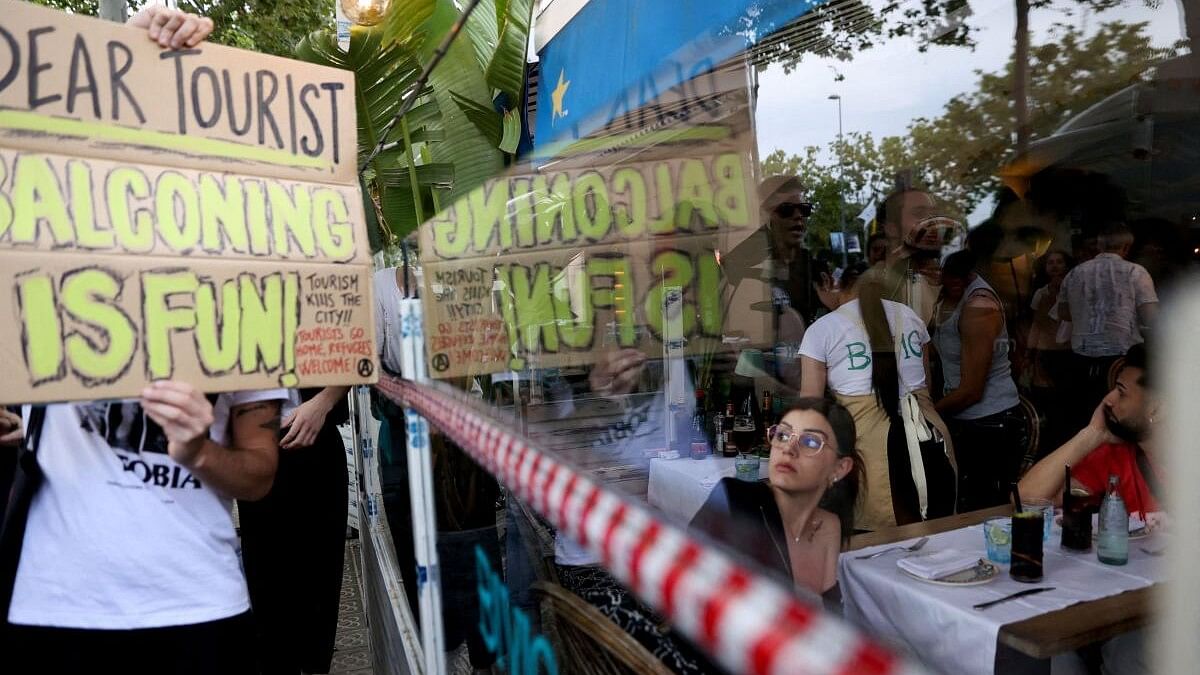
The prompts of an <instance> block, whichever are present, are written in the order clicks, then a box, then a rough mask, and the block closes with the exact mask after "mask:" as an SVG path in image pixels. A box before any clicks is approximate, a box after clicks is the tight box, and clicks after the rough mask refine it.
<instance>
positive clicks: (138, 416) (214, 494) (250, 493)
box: [2, 6, 287, 675]
mask: <svg viewBox="0 0 1200 675" xmlns="http://www.w3.org/2000/svg"><path fill="white" fill-rule="evenodd" d="M129 25H131V26H134V27H138V28H145V29H147V35H148V37H149V38H150V39H151V40H154V41H156V42H157V43H158V44H160V45H161V46H163V47H172V48H179V47H184V46H187V47H193V46H195V45H196V44H198V43H199V42H200V41H201V40H203V39H204V38H205V37H206V36H207V35H208V34H209V33H210V32H211V30H212V22H211V21H209V20H207V19H203V18H201V17H197V16H194V15H191V14H186V13H184V12H180V11H177V10H171V9H167V8H165V7H161V6H152V7H148V8H146V9H144V10H143V11H142V12H140V13H139V14H138V15H137V16H135V17H134V18H133V19H131V20H130V22H129ZM286 397H287V392H286V390H282V389H277V390H268V391H258V392H254V391H246V392H236V393H231V394H221V395H220V396H217V397H216V398H215V401H213V402H210V401H209V400H208V399H207V398H205V396H204V395H203V394H202V393H200V392H199V391H197V390H196V389H195V388H194V387H192V386H191V385H190V384H188V383H186V382H179V381H158V382H155V383H153V384H150V385H148V386H146V387H145V388H144V389H143V391H142V395H141V398H140V399H138V400H135V401H124V402H121V401H113V402H92V403H74V404H72V403H62V404H54V405H49V406H46V407H45V408H40V407H33V406H25V408H24V410H23V417H24V429H25V431H26V432H27V433H28V434H29V436H30V438H29V443H31V444H35V445H36V447H35V448H34V449H35V450H36V457H37V467H38V469H39V470H40V472H41V474H42V475H43V476H44V480H43V481H42V482H41V484H40V487H38V488H37V491H36V493H35V494H34V496H33V501H32V504H31V505H30V508H29V512H28V516H27V520H26V522H25V523H24V536H23V538H21V540H18V541H15V542H12V543H15V544H17V545H18V546H19V552H18V551H17V550H7V549H6V550H5V551H4V555H5V560H6V562H7V560H8V556H14V555H19V563H18V566H17V567H16V573H15V579H13V578H8V579H4V580H2V581H3V583H4V585H5V588H4V590H5V591H7V589H8V588H11V589H12V596H11V604H10V605H9V606H8V607H6V609H7V623H6V625H5V626H4V628H3V631H2V632H3V635H2V638H3V639H2V642H3V649H4V653H5V657H6V659H7V661H6V665H7V666H8V667H9V668H10V669H11V671H12V672H21V673H27V672H56V673H57V672H63V673H66V672H122V673H156V674H157V673H198V674H199V673H212V674H214V675H216V674H221V675H229V674H238V673H246V674H250V673H255V672H257V669H256V668H255V664H254V658H253V655H252V652H251V648H250V642H251V640H252V639H253V630H252V625H251V623H250V616H249V609H250V602H249V597H248V594H247V591H246V584H245V580H244V578H243V576H242V572H241V568H240V563H239V560H238V543H237V535H236V533H235V532H234V527H233V521H232V518H231V517H230V509H231V505H232V499H234V498H240V499H258V498H260V497H262V496H263V495H265V494H266V493H267V491H268V490H269V489H270V486H271V481H272V478H273V476H274V474H275V468H276V462H277V454H278V442H279V436H278V434H279V408H280V401H281V400H283V399H286ZM43 411H44V412H43ZM5 438H6V439H9V438H10V436H9V435H7V434H6V436H5ZM13 525H14V523H12V522H9V523H8V526H13ZM8 543H9V542H8V541H7V540H6V544H8ZM5 597H6V598H7V593H5Z"/></svg>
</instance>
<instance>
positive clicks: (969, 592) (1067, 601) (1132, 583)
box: [838, 525, 1166, 675]
mask: <svg viewBox="0 0 1200 675" xmlns="http://www.w3.org/2000/svg"><path fill="white" fill-rule="evenodd" d="M913 541H916V540H915V539H910V540H908V541H905V542H896V544H889V545H888V546H892V545H899V544H909V543H912V542H913ZM1165 543H1166V542H1165V536H1151V537H1148V538H1146V539H1141V540H1134V541H1130V542H1129V564H1127V565H1125V566H1122V567H1113V566H1110V565H1102V564H1101V563H1100V562H1099V561H1098V560H1097V559H1096V553H1095V549H1093V550H1092V551H1091V552H1089V553H1071V552H1066V551H1063V550H1062V549H1061V548H1060V547H1059V530H1058V528H1055V530H1054V533H1053V534H1052V535H1051V537H1050V539H1049V541H1047V542H1045V549H1044V551H1045V552H1044V558H1043V560H1044V565H1045V577H1044V578H1043V579H1042V581H1041V582H1039V583H1037V584H1023V583H1019V582H1016V581H1013V580H1012V579H1010V578H1009V576H1008V569H1007V566H1005V565H1001V566H1000V567H1001V572H1000V575H999V576H998V577H997V578H996V579H995V580H993V581H992V582H990V583H987V584H984V585H982V586H968V587H946V586H938V585H935V584H930V583H925V582H921V581H917V580H915V579H913V578H911V577H909V576H906V575H904V574H903V573H901V572H900V570H899V568H897V567H896V560H897V559H898V558H899V557H900V555H902V554H901V553H900V552H895V553H887V554H884V555H882V556H879V557H878V558H875V559H873V560H856V559H855V556H858V555H865V554H867V553H870V552H872V551H876V550H879V549H880V548H886V546H884V547H874V548H867V549H862V550H860V551H851V552H849V553H846V554H843V555H842V557H841V559H840V560H839V563H838V580H839V582H840V583H841V588H842V599H843V602H844V605H845V615H846V618H847V619H849V620H850V621H853V622H855V623H857V624H859V625H861V626H862V627H863V628H864V629H866V630H868V631H869V632H871V633H873V634H875V635H877V636H879V637H880V638H883V639H885V640H895V641H898V642H899V643H900V644H902V645H903V646H904V647H906V648H908V649H909V650H910V651H911V652H912V654H913V655H914V657H915V658H916V659H917V660H919V661H921V662H922V663H925V664H926V665H927V666H929V667H930V668H932V669H936V670H938V671H941V672H944V673H954V674H956V675H957V674H959V673H962V674H964V675H967V674H979V675H983V674H984V673H992V672H994V670H995V662H996V645H997V642H996V639H997V636H998V635H999V632H1000V627H1001V626H1003V625H1005V624H1009V623H1014V622H1017V621H1023V620H1025V619H1029V618H1032V617H1035V616H1038V615H1041V614H1045V613H1047V612H1051V611H1054V610H1058V609H1062V608H1064V607H1068V606H1070V605H1074V604H1077V603H1080V602H1085V601H1088V600H1096V599H1099V598H1103V597H1107V596H1110V595H1116V594H1118V593H1123V592H1125V591H1131V590H1135V589H1138V588H1144V587H1146V586H1149V585H1151V584H1154V583H1158V582H1161V581H1163V580H1164V576H1163V575H1164V574H1165V569H1164V567H1163V565H1162V564H1161V563H1162V559H1161V558H1156V557H1152V556H1149V555H1147V554H1145V553H1143V552H1142V551H1141V549H1142V548H1146V549H1149V550H1152V551H1153V550H1158V549H1160V548H1162V547H1163V546H1164V545H1165ZM946 548H954V549H958V550H962V551H966V550H971V551H978V553H979V556H980V557H981V558H986V550H985V548H984V540H983V526H982V525H973V526H971V527H967V528H963V529H961V530H955V531H953V532H944V533H942V534H939V535H934V536H933V537H931V539H930V541H929V543H928V544H926V545H925V547H924V548H923V549H921V552H922V553H925V552H932V551H937V550H941V549H946ZM1038 586H1053V587H1054V589H1055V590H1053V591H1047V592H1044V593H1038V594H1036V595H1031V596H1026V597H1024V598H1018V599H1016V600H1010V601H1008V602H1005V603H1002V604H1000V605H997V606H995V607H991V608H989V609H987V610H982V611H981V610H976V609H972V608H971V606H972V605H974V604H976V603H979V602H984V601H987V600H992V599H995V598H999V597H1003V596H1005V595H1008V594H1009V593H1014V592H1016V591H1020V590H1024V589H1027V588H1031V587H1038Z"/></svg>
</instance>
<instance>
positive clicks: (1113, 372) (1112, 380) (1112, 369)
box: [1108, 356, 1125, 391]
mask: <svg viewBox="0 0 1200 675" xmlns="http://www.w3.org/2000/svg"><path fill="white" fill-rule="evenodd" d="M1124 367H1125V357H1124V356H1122V357H1121V358H1119V359H1117V360H1115V361H1113V362H1112V365H1111V366H1109V367H1108V390H1109V391H1112V390H1113V388H1114V387H1116V386H1117V375H1120V374H1121V369H1122V368H1124Z"/></svg>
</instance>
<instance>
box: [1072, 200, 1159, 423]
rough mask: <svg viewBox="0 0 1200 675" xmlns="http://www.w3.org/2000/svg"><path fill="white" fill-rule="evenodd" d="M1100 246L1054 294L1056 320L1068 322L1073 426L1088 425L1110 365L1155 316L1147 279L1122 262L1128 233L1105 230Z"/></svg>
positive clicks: (1112, 227)
mask: <svg viewBox="0 0 1200 675" xmlns="http://www.w3.org/2000/svg"><path fill="white" fill-rule="evenodd" d="M1099 245H1100V248H1101V250H1102V252H1101V253H1100V254H1099V255H1097V256H1096V257H1095V258H1093V259H1092V260H1089V261H1087V262H1085V263H1082V264H1080V265H1079V266H1078V267H1076V268H1075V269H1073V270H1071V272H1070V273H1069V274H1068V275H1067V277H1066V279H1064V280H1063V283H1062V288H1061V290H1060V291H1059V294H1058V308H1057V316H1058V318H1059V319H1060V320H1062V321H1070V322H1071V351H1072V352H1073V353H1074V355H1075V356H1074V358H1073V363H1072V368H1071V380H1072V381H1073V382H1074V383H1075V389H1074V391H1073V392H1071V395H1070V400H1071V402H1072V403H1073V404H1074V405H1073V412H1072V421H1073V423H1074V425H1075V426H1080V425H1083V424H1085V423H1086V421H1087V419H1088V417H1089V416H1090V415H1091V413H1092V411H1093V410H1095V408H1096V404H1097V403H1099V402H1100V400H1101V399H1103V398H1104V396H1105V394H1106V393H1107V392H1108V390H1109V384H1110V383H1109V371H1110V369H1111V368H1112V365H1113V362H1114V361H1116V360H1117V359H1118V358H1120V356H1121V355H1122V354H1124V353H1125V352H1126V351H1128V350H1129V348H1130V347H1132V346H1133V345H1135V344H1137V343H1139V342H1141V341H1142V340H1143V330H1144V329H1145V327H1147V326H1149V325H1150V324H1151V323H1152V322H1153V321H1154V317H1155V315H1156V314H1157V312H1158V295H1157V293H1156V292H1155V290H1154V281H1153V280H1151V278H1150V274H1149V273H1148V272H1147V271H1146V269H1145V268H1144V267H1142V266H1141V265H1138V264H1137V263H1132V262H1129V261H1128V260H1126V259H1125V258H1126V257H1127V256H1128V255H1129V249H1130V246H1132V245H1133V235H1132V234H1131V233H1130V231H1129V229H1128V228H1127V227H1125V225H1124V224H1122V223H1110V224H1109V225H1106V226H1105V227H1104V228H1102V229H1101V230H1100V237H1099Z"/></svg>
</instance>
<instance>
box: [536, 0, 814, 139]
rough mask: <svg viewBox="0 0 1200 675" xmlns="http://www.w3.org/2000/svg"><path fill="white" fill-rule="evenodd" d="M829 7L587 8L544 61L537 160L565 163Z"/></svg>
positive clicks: (676, 3) (741, 1)
mask: <svg viewBox="0 0 1200 675" xmlns="http://www.w3.org/2000/svg"><path fill="white" fill-rule="evenodd" d="M825 1H826V0H704V1H703V2H698V1H696V0H590V2H588V3H587V4H586V5H585V6H584V7H583V9H581V10H580V11H579V13H578V14H576V15H575V16H574V17H573V18H572V19H571V20H570V22H568V23H567V25H566V26H565V27H564V28H563V29H562V30H561V31H560V32H559V33H558V34H557V35H555V36H554V38H553V39H551V40H550V42H549V43H547V44H546V46H545V47H544V48H543V49H542V51H541V52H540V53H539V58H540V62H541V77H540V83H539V87H538V107H537V126H536V134H535V138H534V150H535V159H537V160H541V161H545V160H547V159H550V158H553V157H555V156H558V155H560V154H562V152H563V151H564V150H565V149H566V148H568V147H569V146H570V144H571V142H572V141H575V140H577V139H580V138H583V137H585V136H587V135H588V134H589V133H591V132H593V131H595V130H596V129H599V128H601V127H603V126H604V125H606V124H608V123H609V122H611V121H612V120H613V119H616V118H617V117H618V116H620V115H623V114H625V113H628V112H631V111H634V110H637V109H639V108H641V107H642V106H644V105H646V104H647V103H649V102H651V101H653V100H654V99H655V98H657V97H658V96H659V95H660V94H662V93H663V92H665V91H667V90H670V89H671V88H672V87H675V86H677V85H679V84H680V83H681V82H685V81H687V80H690V79H693V78H695V77H697V76H699V75H702V74H704V73H706V72H708V71H710V70H712V69H713V68H715V67H716V66H718V65H720V64H721V63H722V62H724V61H726V60H728V59H730V58H732V57H734V56H736V55H737V54H738V53H740V52H742V51H744V50H746V49H747V48H749V47H750V46H752V45H753V44H754V43H755V42H757V41H758V40H760V39H762V38H763V37H766V36H768V35H770V34H772V33H774V32H775V31H777V30H779V29H780V28H782V27H783V26H785V25H786V24H787V23H788V22H790V21H792V20H794V19H796V18H797V17H799V16H801V15H803V14H805V13H806V12H808V11H809V10H811V9H812V8H813V7H816V6H818V5H821V4H823V3H824V2H825Z"/></svg>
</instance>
